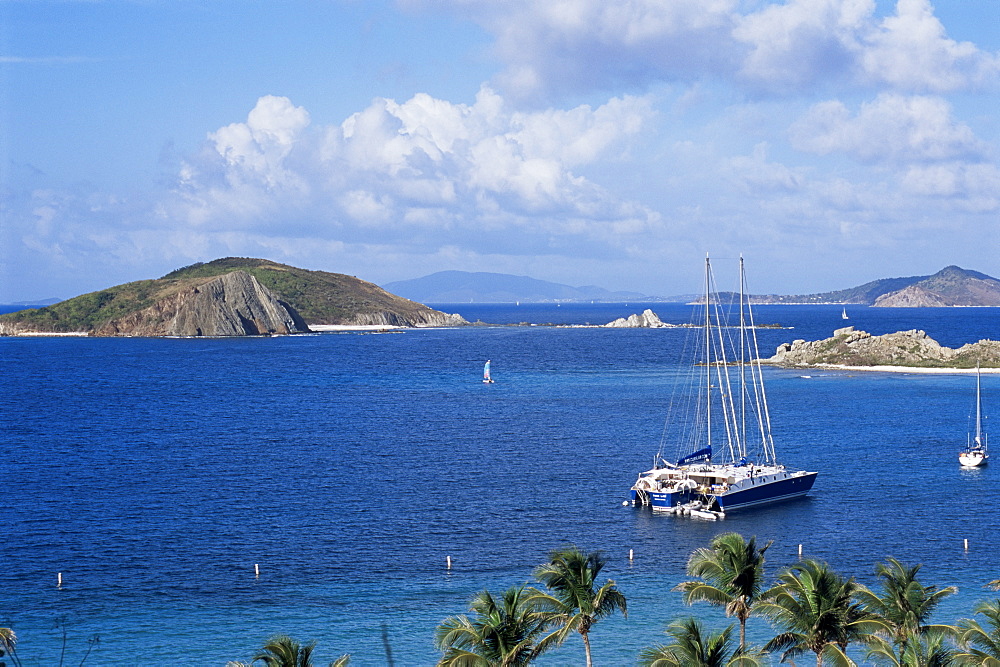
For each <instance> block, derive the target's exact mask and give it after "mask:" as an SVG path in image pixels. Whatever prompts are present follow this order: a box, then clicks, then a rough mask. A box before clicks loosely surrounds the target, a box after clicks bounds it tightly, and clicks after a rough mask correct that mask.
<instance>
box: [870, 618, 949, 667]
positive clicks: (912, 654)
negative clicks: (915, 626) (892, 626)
mask: <svg viewBox="0 0 1000 667" xmlns="http://www.w3.org/2000/svg"><path fill="white" fill-rule="evenodd" d="M953 636H954V634H953V633H952V632H950V631H948V630H943V629H941V628H939V627H937V626H935V627H933V628H931V629H928V630H925V631H924V632H921V633H919V634H910V635H908V636H907V637H906V638H905V639H904V640H903V641H902V643H901V644H900V643H893V642H890V641H889V640H888V639H884V638H882V637H879V636H873V637H872V638H871V639H870V640H869V646H868V653H867V654H866V657H867V658H868V659H869V660H873V661H875V662H877V663H879V664H885V665H891V667H949V666H950V665H955V664H959V663H958V662H957V657H956V656H957V652H956V651H955V649H954V648H953V647H952V646H950V645H948V643H947V640H948V639H949V638H951V637H953Z"/></svg>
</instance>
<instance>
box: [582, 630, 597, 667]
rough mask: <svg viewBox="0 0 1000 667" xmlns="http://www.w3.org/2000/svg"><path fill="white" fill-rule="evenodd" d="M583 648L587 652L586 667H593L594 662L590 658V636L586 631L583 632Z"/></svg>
mask: <svg viewBox="0 0 1000 667" xmlns="http://www.w3.org/2000/svg"><path fill="white" fill-rule="evenodd" d="M583 649H584V651H586V652H587V667H594V663H593V662H592V661H591V659H590V637H589V636H588V635H587V633H586V632H585V633H583Z"/></svg>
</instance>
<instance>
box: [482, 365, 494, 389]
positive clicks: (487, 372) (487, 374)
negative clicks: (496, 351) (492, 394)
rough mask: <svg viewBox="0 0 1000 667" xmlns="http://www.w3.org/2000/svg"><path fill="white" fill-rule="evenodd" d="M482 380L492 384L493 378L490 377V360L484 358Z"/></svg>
mask: <svg viewBox="0 0 1000 667" xmlns="http://www.w3.org/2000/svg"><path fill="white" fill-rule="evenodd" d="M483 382H484V383H486V384H493V378H491V377H490V361H489V359H487V360H486V365H485V366H483Z"/></svg>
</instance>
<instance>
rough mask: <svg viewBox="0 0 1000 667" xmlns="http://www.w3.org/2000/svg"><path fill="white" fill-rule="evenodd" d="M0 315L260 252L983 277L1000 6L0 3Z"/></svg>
mask: <svg viewBox="0 0 1000 667" xmlns="http://www.w3.org/2000/svg"><path fill="white" fill-rule="evenodd" d="M0 128H2V129H0V156H2V158H3V162H2V165H3V166H2V172H0V216H2V220H0V221H2V225H0V244H2V246H0V261H2V269H0V302H10V301H23V300H32V299H42V298H47V297H59V298H68V297H71V296H75V295H77V294H81V293H84V292H89V291H93V290H97V289H101V288H104V287H107V286H110V285H114V284H118V283H122V282H127V281H131V280H138V279H143V278H150V277H158V276H161V275H163V274H165V273H167V272H168V271H170V270H172V269H175V268H178V267H180V266H185V265H187V264H191V263H193V262H197V261H208V260H211V259H215V258H217V257H224V256H230V255H238V256H251V257H264V258H268V259H272V260H275V261H279V262H285V263H288V264H293V265H296V266H301V267H305V268H310V269H321V270H327V271H335V272H340V273H347V274H351V275H356V276H358V277H360V278H364V279H366V280H370V281H372V282H376V283H385V282H389V281H393V280H402V279H407V278H416V277H420V276H423V275H426V274H429V273H433V272H435V271H441V270H449V269H456V270H465V271H494V272H499V273H512V274H517V275H528V276H532V277H535V278H541V279H545V280H552V281H556V282H561V283H568V284H572V285H585V284H596V285H599V286H602V287H606V288H608V289H616V290H633V291H639V292H645V293H647V294H674V293H682V292H690V291H696V290H697V289H698V286H699V284H700V266H701V258H702V257H704V255H705V253H711V254H712V255H713V256H715V257H719V258H726V257H737V256H738V255H739V254H740V253H742V254H743V255H744V256H745V257H746V258H747V262H748V271H749V272H750V287H751V289H752V290H754V291H758V292H779V293H803V292H810V291H823V290H828V289H838V288H844V287H849V286H853V285H856V284H860V283H862V282H866V281H868V280H872V279H875V278H881V277H891V276H903V275H921V274H927V273H933V272H934V271H937V270H938V269H940V268H942V267H944V266H945V265H948V264H957V265H959V266H963V267H966V268H971V269H975V270H979V271H983V272H985V273H988V274H990V275H994V276H1000V254H998V252H997V249H998V248H1000V233H998V223H1000V2H995V1H994V0H988V1H984V2H965V1H962V0H948V1H944V0H938V1H935V2H931V1H928V0H902V1H900V2H883V1H879V2H874V1H872V0H788V1H786V2H764V1H762V0H761V1H757V0H630V1H629V2H618V3H616V2H607V0H553V1H552V2H547V3H539V2H530V1H521V0H510V1H508V2H504V3H498V2H495V1H494V0H400V1H399V2H361V1H346V0H345V1H340V2H338V1H333V0H331V1H327V2H324V1H323V0H309V1H305V0H302V1H296V0H283V1H281V2H278V1H261V2H253V3H247V2H243V1H240V2H236V1H229V0H217V1H207V0H205V1H196V0H132V1H124V0H89V1H88V0H73V1H58V0H29V1H24V2H21V1H18V0H0Z"/></svg>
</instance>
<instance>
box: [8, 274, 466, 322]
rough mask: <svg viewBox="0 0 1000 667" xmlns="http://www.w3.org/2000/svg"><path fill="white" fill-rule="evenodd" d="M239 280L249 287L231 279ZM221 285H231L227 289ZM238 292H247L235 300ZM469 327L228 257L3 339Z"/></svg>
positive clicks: (49, 315)
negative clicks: (230, 323)
mask: <svg viewBox="0 0 1000 667" xmlns="http://www.w3.org/2000/svg"><path fill="white" fill-rule="evenodd" d="M237 274H238V275H240V276H242V277H243V280H242V281H236V280H235V279H231V280H226V277H227V276H228V277H229V278H235V276H236V275H237ZM220 279H222V280H223V283H224V284H220V283H219V281H220ZM237 289H239V290H241V291H240V292H239V293H238V294H237V295H236V298H233V292H234V291H236V290H237ZM227 290H228V297H227ZM244 302H245V303H244ZM227 303H243V305H242V306H240V307H239V308H241V310H240V312H236V313H228V314H220V312H219V310H220V309H221V308H222V307H223V306H224V305H225V304H227ZM224 317H229V319H234V320H237V321H243V320H246V321H253V322H254V323H255V325H256V326H252V327H243V328H242V329H241V330H240V331H235V333H234V332H233V331H231V329H233V327H230V328H229V329H225V328H224V327H221V325H220V320H222V319H224ZM178 318H180V319H186V320H188V322H187V327H186V328H185V327H182V326H180V325H174V326H173V328H170V327H171V324H170V323H171V322H173V321H174V320H177V319H178ZM268 318H270V319H268ZM265 320H266V321H265ZM272 320H274V321H272ZM462 323H464V320H462V319H461V318H460V317H457V316H451V315H447V314H446V313H441V312H439V311H436V310H433V309H431V308H428V307H427V306H424V305H423V304H419V303H416V302H414V301H409V300H408V299H404V298H402V297H398V296H396V295H394V294H390V293H389V292H386V291H385V290H383V289H382V288H381V287H379V286H378V285H375V284H373V283H369V282H366V281H364V280H360V279H358V278H355V277H353V276H348V275H344V274H340V273H329V272H326V271H310V270H307V269H300V268H296V267H293V266H287V265H285V264H279V263H277V262H272V261H270V260H266V259H254V258H246V257H226V258H223V259H217V260H214V261H212V262H208V263H197V264H192V265H191V266H186V267H183V268H180V269H177V270H176V271H171V272H170V273H168V274H167V275H165V276H163V277H162V278H158V279H153V280H139V281H135V282H131V283H125V284H123V285H118V286H115V287H110V288H108V289H104V290H100V291H97V292H91V293H89V294H83V295H81V296H77V297H74V298H72V299H67V300H65V301H62V302H59V303H56V304H53V305H51V306H46V307H44V308H35V309H29V310H22V311H18V312H14V313H8V314H5V315H0V334H7V335H17V334H23V333H86V334H90V335H170V334H174V335H211V334H212V333H215V332H216V330H218V334H217V335H239V334H244V333H253V334H256V333H297V332H300V331H308V330H309V329H308V326H309V325H381V324H384V325H394V326H438V325H445V324H462ZM237 328H239V327H237Z"/></svg>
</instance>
